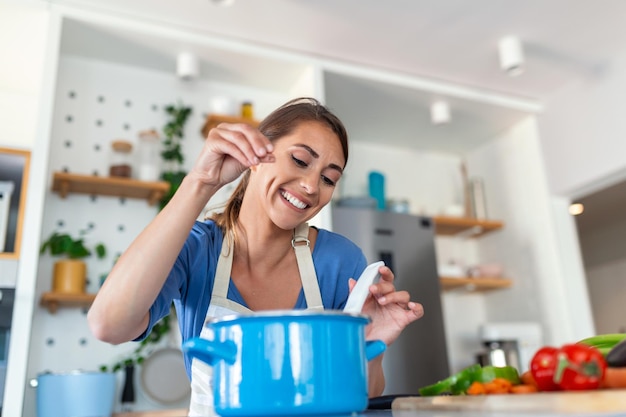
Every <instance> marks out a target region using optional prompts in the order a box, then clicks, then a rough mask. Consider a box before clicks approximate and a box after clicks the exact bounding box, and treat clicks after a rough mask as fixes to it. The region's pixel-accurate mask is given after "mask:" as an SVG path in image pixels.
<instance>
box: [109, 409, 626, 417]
mask: <svg viewBox="0 0 626 417" xmlns="http://www.w3.org/2000/svg"><path fill="white" fill-rule="evenodd" d="M624 415H626V413H624V412H614V413H603V412H594V413H575V414H571V413H559V412H554V413H545V412H540V413H537V412H534V413H522V412H519V413H517V412H490V411H476V410H465V411H460V410H457V411H441V410H367V411H365V412H363V413H359V414H353V415H351V416H349V417H478V416H480V417H592V416H593V417H612V416H624ZM112 417H187V410H165V411H163V410H161V411H142V412H131V413H116V414H113V416H112ZM298 417H300V416H298ZM311 417H346V416H345V415H342V416H335V415H330V414H328V415H324V416H311Z"/></svg>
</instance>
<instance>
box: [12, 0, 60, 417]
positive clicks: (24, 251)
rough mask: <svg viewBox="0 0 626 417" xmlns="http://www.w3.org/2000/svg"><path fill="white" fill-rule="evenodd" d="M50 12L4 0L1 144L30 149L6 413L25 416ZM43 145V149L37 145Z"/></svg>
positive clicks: (49, 87) (52, 46)
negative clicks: (29, 169)
mask: <svg viewBox="0 0 626 417" xmlns="http://www.w3.org/2000/svg"><path fill="white" fill-rule="evenodd" d="M52 26H53V24H52V23H51V19H50V14H49V12H48V10H47V8H46V7H45V5H42V4H41V3H39V2H29V1H20V2H15V1H3V2H0V56H2V65H0V114H1V115H2V116H0V120H1V122H2V126H3V128H2V130H3V135H2V137H1V138H0V146H5V147H14V148H19V149H25V150H29V151H31V172H30V179H29V183H28V192H27V195H26V208H25V214H24V216H25V219H26V221H25V223H24V230H23V241H22V248H21V258H20V260H19V266H18V268H16V269H17V286H16V294H15V304H14V309H13V323H12V330H11V341H10V347H9V360H8V369H7V382H6V390H5V392H4V400H3V407H2V412H3V414H5V415H7V416H19V415H22V413H21V411H22V401H23V395H24V391H25V390H27V389H29V388H28V386H27V379H26V365H27V355H28V348H29V343H30V326H31V318H32V311H33V308H34V296H33V293H34V288H33V286H34V282H33V277H34V271H35V270H36V268H37V258H38V256H37V252H38V251H37V248H38V237H39V236H38V230H39V227H40V225H41V209H42V198H43V197H42V195H41V189H42V188H43V183H42V175H43V170H45V154H46V152H47V149H48V147H47V146H46V145H45V142H41V140H40V139H41V137H42V134H43V132H46V130H47V125H46V124H45V123H42V122H41V115H42V114H45V112H46V107H47V106H49V104H50V103H49V102H48V101H47V98H48V97H50V93H51V90H52V87H53V82H52V80H51V78H52V79H53V78H54V72H49V73H45V71H44V69H45V68H46V65H47V64H48V62H49V60H50V59H51V55H54V54H55V50H56V49H55V42H56V40H58V38H57V37H55V35H54V29H53V28H52ZM40 143H43V146H42V147H39V146H37V145H38V144H40Z"/></svg>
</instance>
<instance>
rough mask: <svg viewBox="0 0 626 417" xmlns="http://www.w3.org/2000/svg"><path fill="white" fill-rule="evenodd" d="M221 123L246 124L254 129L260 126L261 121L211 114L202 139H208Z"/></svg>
mask: <svg viewBox="0 0 626 417" xmlns="http://www.w3.org/2000/svg"><path fill="white" fill-rule="evenodd" d="M220 123H245V124H248V125H250V126H253V127H257V126H259V123H260V122H259V121H258V120H254V119H247V118H245V117H237V116H226V115H223V114H210V115H208V116H207V118H206V122H204V126H202V139H206V137H207V136H208V134H209V130H211V129H213V128H214V127H215V126H217V125H219V124H220Z"/></svg>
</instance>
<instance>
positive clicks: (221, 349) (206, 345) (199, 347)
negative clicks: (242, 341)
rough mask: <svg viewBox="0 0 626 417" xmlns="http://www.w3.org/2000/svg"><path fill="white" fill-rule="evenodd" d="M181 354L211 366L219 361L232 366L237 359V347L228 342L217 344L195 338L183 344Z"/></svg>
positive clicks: (216, 342) (212, 341)
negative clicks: (184, 353)
mask: <svg viewBox="0 0 626 417" xmlns="http://www.w3.org/2000/svg"><path fill="white" fill-rule="evenodd" d="M183 352H186V353H188V354H189V355H190V356H191V357H193V358H197V359H199V360H201V361H202V362H206V363H208V364H209V365H211V366H213V365H215V364H216V363H217V362H218V361H220V360H223V361H224V362H226V363H228V364H229V365H232V364H233V363H235V359H236V358H237V346H236V345H235V343H234V342H232V341H230V340H227V341H225V342H218V341H215V340H208V339H203V338H200V337H195V338H193V339H189V340H187V341H186V342H185V343H183Z"/></svg>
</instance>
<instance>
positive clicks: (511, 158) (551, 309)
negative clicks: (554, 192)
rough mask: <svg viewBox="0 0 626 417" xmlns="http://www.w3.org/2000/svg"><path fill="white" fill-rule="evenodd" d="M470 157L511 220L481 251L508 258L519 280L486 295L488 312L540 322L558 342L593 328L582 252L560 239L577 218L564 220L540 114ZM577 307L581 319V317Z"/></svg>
mask: <svg viewBox="0 0 626 417" xmlns="http://www.w3.org/2000/svg"><path fill="white" fill-rule="evenodd" d="M468 162H469V164H468V167H469V171H470V172H471V173H474V175H477V176H480V177H483V178H484V180H485V188H486V194H487V198H488V202H489V212H490V214H491V216H492V217H493V218H497V219H502V220H503V221H504V223H505V227H504V229H503V230H502V231H500V232H497V233H492V234H491V235H488V236H486V237H484V238H482V239H481V245H480V247H479V255H478V256H479V257H480V258H481V259H487V260H489V259H498V260H500V261H501V262H503V263H504V264H505V265H506V274H507V275H509V276H510V277H511V278H512V279H513V280H514V282H515V285H514V286H513V288H511V289H510V290H506V291H501V292H498V293H495V292H494V293H492V294H490V295H488V296H487V297H486V305H487V316H488V318H489V319H490V320H492V321H526V320H532V321H536V322H539V323H541V325H542V327H543V331H544V336H545V341H546V342H547V343H553V344H562V343H566V342H571V341H575V340H578V339H579V338H581V337H580V336H581V335H585V336H586V335H588V334H589V333H590V332H593V326H592V325H591V319H590V317H591V312H590V310H589V306H588V304H587V305H585V304H582V305H580V304H577V303H576V301H578V300H580V299H585V298H586V289H585V288H584V283H582V282H581V279H582V277H583V276H584V274H583V273H582V264H581V263H580V262H579V260H580V254H577V253H573V254H572V253H571V252H567V254H568V257H569V259H567V257H564V256H563V253H564V252H563V251H565V250H566V249H570V248H568V247H566V246H564V245H562V242H561V241H560V240H559V237H560V236H562V234H563V232H559V227H560V228H563V229H564V230H569V231H571V230H572V229H573V227H574V225H573V222H571V221H570V223H569V225H568V224H562V223H563V221H562V219H561V218H560V216H562V212H556V211H555V209H554V205H553V199H552V196H551V194H550V192H549V190H548V186H547V174H546V169H545V166H544V162H543V156H542V152H541V147H540V138H539V133H538V129H537V124H536V120H535V118H532V117H531V118H528V119H527V120H526V121H525V122H522V123H520V124H518V125H517V126H515V127H513V128H512V129H510V130H509V131H507V132H505V133H504V134H502V135H501V136H500V137H499V138H497V139H496V140H494V141H492V142H491V143H490V144H488V145H486V146H484V147H482V148H480V149H478V150H476V151H475V152H472V153H471V154H470V155H469V156H468ZM567 226H569V229H567ZM574 235H575V234H574ZM562 261H565V262H568V264H567V267H565V266H564V265H563V262H562ZM565 270H567V271H568V272H569V274H567V275H566V274H565V272H564V271H565ZM572 271H574V272H576V273H577V274H578V275H577V276H572V275H571V274H572V273H573V272H572ZM576 278H578V280H577V281H576ZM572 311H575V312H576V315H577V316H580V317H581V319H580V320H577V321H573V318H572Z"/></svg>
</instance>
